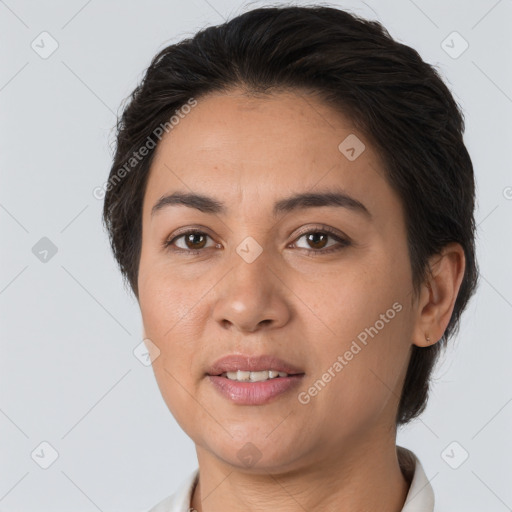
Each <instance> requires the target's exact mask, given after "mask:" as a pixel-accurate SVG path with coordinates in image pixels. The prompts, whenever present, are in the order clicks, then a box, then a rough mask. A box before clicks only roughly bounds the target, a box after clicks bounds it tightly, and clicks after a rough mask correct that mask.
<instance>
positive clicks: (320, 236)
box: [292, 227, 351, 254]
mask: <svg viewBox="0 0 512 512" xmlns="http://www.w3.org/2000/svg"><path fill="white" fill-rule="evenodd" d="M302 238H305V240H306V243H307V244H309V247H299V248H302V249H304V250H306V251H307V252H308V253H319V254H320V253H321V254H326V253H331V252H335V251H339V250H341V249H343V248H344V247H347V246H349V245H351V242H350V240H348V239H347V238H344V237H342V236H339V235H337V234H334V231H333V230H331V229H330V228H328V227H323V228H322V229H315V230H312V231H307V232H306V233H304V234H302V235H301V236H299V238H298V239H297V240H300V239H302ZM329 238H331V239H333V240H334V241H335V243H334V244H331V245H330V246H329V245H327V241H328V239H329ZM292 245H296V242H294V243H293V244H292ZM311 247H312V248H311ZM325 247H329V249H327V250H325V249H324V248H325Z"/></svg>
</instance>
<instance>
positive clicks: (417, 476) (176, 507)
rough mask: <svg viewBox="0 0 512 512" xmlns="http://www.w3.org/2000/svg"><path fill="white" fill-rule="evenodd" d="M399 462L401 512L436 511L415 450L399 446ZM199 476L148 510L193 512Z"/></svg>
mask: <svg viewBox="0 0 512 512" xmlns="http://www.w3.org/2000/svg"><path fill="white" fill-rule="evenodd" d="M397 456H398V462H399V464H400V467H401V469H402V472H403V473H404V474H405V475H406V478H407V479H408V480H410V482H411V485H410V487H409V492H408V493H407V497H406V500H405V504H404V506H403V508H402V510H401V512H435V511H434V491H433V489H432V486H431V485H430V482H429V481H428V478H427V476H426V475H425V471H424V470H423V466H422V465H421V462H420V461H419V459H418V458H417V457H416V455H414V453H413V452H411V451H410V450H408V449H407V448H404V447H402V446H397ZM198 476H199V468H196V469H195V470H194V471H193V472H192V473H190V474H189V475H188V476H187V477H186V478H185V480H184V481H183V482H182V483H181V484H180V486H179V487H178V489H177V490H176V491H175V492H174V493H173V494H171V495H170V496H168V497H167V498H165V499H164V500H162V501H161V502H160V503H158V504H157V505H155V506H154V507H153V508H152V509H151V510H148V512H191V511H192V510H193V509H192V506H191V504H190V502H191V499H192V493H193V490H194V487H195V485H196V480H197V478H198Z"/></svg>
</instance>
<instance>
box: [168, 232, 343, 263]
mask: <svg viewBox="0 0 512 512" xmlns="http://www.w3.org/2000/svg"><path fill="white" fill-rule="evenodd" d="M313 233H321V234H323V235H329V237H331V238H333V239H334V240H336V241H337V242H338V243H339V245H338V246H335V247H331V248H329V249H304V248H300V249H302V250H303V251H306V252H307V253H308V254H311V255H314V256H319V255H322V254H330V253H333V252H337V251H340V250H341V249H344V248H345V247H348V246H350V245H352V242H351V241H350V240H348V238H342V237H340V236H339V235H337V234H336V233H335V232H334V230H332V229H331V228H329V227H327V226H324V227H322V228H318V229H312V230H310V231H306V232H304V233H301V234H300V235H299V236H298V238H296V241H297V240H300V239H301V238H302V237H303V236H306V235H310V234H313ZM191 234H201V235H206V236H208V237H209V236H210V235H208V234H207V233H205V232H204V231H201V230H200V229H189V230H188V231H184V232H183V233H180V234H179V235H177V236H175V237H174V238H172V239H167V240H165V241H164V242H163V244H162V245H163V247H164V249H166V250H169V251H173V252H177V253H186V254H188V255H197V254H199V253H201V252H202V251H204V250H205V249H181V248H178V249H175V248H171V246H172V244H173V243H174V242H175V241H176V240H179V239H180V238H183V237H185V236H187V235H191ZM210 238H211V237H210ZM293 243H295V242H293Z"/></svg>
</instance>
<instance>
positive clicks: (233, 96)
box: [138, 90, 415, 468]
mask: <svg viewBox="0 0 512 512" xmlns="http://www.w3.org/2000/svg"><path fill="white" fill-rule="evenodd" d="M347 137H349V138H348V139H347ZM356 137H357V138H356ZM361 143H363V144H364V149H363V146H362V145H361ZM340 144H341V146H340ZM351 148H353V149H351ZM178 192H179V193H183V194H196V195H200V196H205V197H208V198H211V200H212V203H211V204H204V203H201V204H200V203H198V202H197V201H196V202H195V203H190V202H189V203H188V206H187V205H185V204H183V203H180V202H171V201H167V204H165V201H164V204H163V205H162V204H161V205H160V207H159V208H156V209H155V211H152V210H153V207H154V205H155V204H156V203H157V202H158V201H159V200H160V199H161V198H162V197H163V196H167V195H170V194H175V193H178ZM325 193H330V194H332V196H331V199H332V197H334V195H335V194H339V196H337V199H336V201H330V202H329V201H327V200H326V198H325V197H323V199H322V194H325ZM301 194H317V195H318V196H317V197H316V200H315V201H309V202H307V201H300V200H297V201H294V202H288V203H284V202H283V201H284V200H286V199H289V198H290V197H293V196H296V195H301ZM343 194H344V196H345V197H343ZM346 196H348V199H347V197H346ZM277 203H279V207H277V208H276V204H277ZM194 204H195V205H196V206H199V209H198V208H195V207H194ZM192 229H195V230H196V231H197V232H196V233H195V234H190V233H189V234H187V232H189V231H190V230H192ZM138 287H139V304H140V309H141V314H142V321H143V325H144V337H145V338H148V339H149V340H151V343H152V344H154V346H156V347H157V348H158V350H159V351H160V352H159V356H158V357H157V358H156V359H155V360H154V361H153V368H154V372H155V376H156V379H157V382H158V385H159V387H160V390H161V393H162V396H163V398H164V400H165V402H166V404H167V406H168V407H169V409H170V411H171V412H172V414H173V415H174V417H175V418H176V420H177V422H178V423H179V424H180V426H181V427H182V428H183V430H184V431H185V432H186V433H187V434H188V435H189V436H190V437H191V439H192V440H193V441H194V442H195V444H196V446H197V447H198V449H201V450H204V451H205V452H208V453H209V454H210V456H212V457H215V458H216V459H218V460H219V461H222V463H225V464H228V465H231V466H236V467H242V466H244V464H246V463H245V462H243V460H242V459H243V457H241V456H240V455H241V454H244V453H245V452H247V451H249V452H251V453H252V454H253V455H255V457H256V458H258V459H259V460H258V464H257V465H258V467H263V468H270V467H272V468H278V467H279V468H299V467H301V466H303V465H306V464H316V463H318V462H319V461H322V464H328V463H329V462H330V461H332V462H333V464H334V461H335V460H336V459H338V458H339V456H340V454H344V456H347V457H348V456H349V455H350V453H351V452H352V451H353V450H354V449H355V448H354V447H356V446H358V447H359V449H360V447H361V446H363V445H364V446H370V445H371V444H378V443H379V442H382V440H383V439H384V437H386V436H389V434H390V432H393V430H394V420H395V414H396V409H397V405H398V398H399V396H400V392H401V388H402V384H403V379H404V377H405V372H406V369H407V363H408V358H409V350H410V348H411V333H412V331H413V327H414V325H413V324H414V318H415V312H414V311H413V306H412V302H411V293H412V275H411V267H410V261H409V257H408V251H407V240H406V230H405V223H404V215H403V211H402V206H401V203H400V200H399V197H398V196H397V194H396V193H395V192H394V191H393V190H392V189H391V188H390V186H389V184H388V183H387V182H386V180H385V178H384V172H383V167H382V163H381V161H380V159H379V156H378V153H377V152H376V150H374V149H373V148H372V146H371V145H370V143H369V141H367V140H366V139H365V137H364V135H362V134H360V133H359V132H357V131H355V129H354V128H353V126H352V125H351V123H350V120H349V119H347V118H345V117H344V116H342V115H341V114H340V113H338V112H335V111H333V110H332V109H331V108H330V107H329V106H327V105H324V104H323V103H321V102H320V100H318V99H315V98H314V97H312V96H304V95H303V94H296V93H293V92H288V93H279V94H277V93H276V94H273V95H271V96H265V97H258V98H255V97H248V96H246V95H244V94H243V93H242V91H240V90H233V91H231V92H230V93H222V94H220V93H219V94H215V95H210V96H207V97H203V98H200V99H198V103H197V106H195V107H194V108H192V109H191V111H190V113H188V114H187V115H186V116H185V117H184V118H183V119H181V120H180V122H179V124H178V125H176V126H175V127H174V128H173V129H172V130H171V131H170V132H169V133H168V134H166V136H165V137H164V138H162V140H161V142H160V143H159V146H158V148H157V153H156V155H155V159H154V161H153V164H152V167H151V170H150V175H149V178H148V183H147V189H146V192H145V196H144V204H143V233H142V250H141V259H140V268H139V280H138ZM231 354H235V355H242V356H244V357H245V356H260V355H270V356H273V357H277V358H280V359H281V360H283V361H285V362H287V363H288V364H290V365H292V366H293V367H295V369H296V370H298V372H297V373H301V374H302V375H299V376H296V377H279V378H281V379H287V381H286V382H287V384H286V385H284V384H283V386H282V388H279V389H284V391H282V392H280V393H278V394H276V395H271V396H270V398H269V397H268V395H266V394H265V393H268V390H269V389H270V387H271V386H274V388H272V389H276V387H275V382H274V381H269V382H266V383H261V382H260V383H254V384H253V383H243V384H242V385H239V384H236V383H234V384H233V385H232V387H230V388H229V390H228V391H227V392H226V393H222V392H221V391H220V390H219V387H218V384H219V382H220V379H225V377H217V378H216V379H212V378H211V377H210V376H209V375H207V374H208V372H209V369H210V367H211V366H212V364H213V363H215V362H216V361H217V360H218V359H219V358H221V357H224V356H227V355H231ZM268 369H272V368H268ZM290 373H292V372H290ZM225 380H227V379H225ZM229 382H230V383H232V381H229ZM221 384H222V383H221ZM230 386H231V384H230ZM248 386H258V390H259V391H257V392H256V391H255V393H252V394H251V392H250V391H249V392H247V393H249V395H250V396H253V397H254V396H255V395H257V396H259V397H260V399H261V396H266V397H267V398H266V399H265V400H260V402H257V403H246V402H243V400H242V401H241V399H240V396H239V395H236V393H239V392H240V393H243V392H244V391H243V390H242V391H240V389H241V387H245V388H247V387H248ZM254 389H256V387H255V388H254ZM261 390H263V391H261ZM258 393H259V394H258ZM235 395H236V396H238V399H236V398H235ZM243 396H245V395H243ZM246 398H247V397H246ZM246 443H251V445H247V444H246Z"/></svg>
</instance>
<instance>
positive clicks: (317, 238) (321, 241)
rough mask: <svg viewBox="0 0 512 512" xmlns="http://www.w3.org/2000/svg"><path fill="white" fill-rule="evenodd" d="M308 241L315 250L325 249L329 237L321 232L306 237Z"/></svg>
mask: <svg viewBox="0 0 512 512" xmlns="http://www.w3.org/2000/svg"><path fill="white" fill-rule="evenodd" d="M305 236H306V238H307V241H308V244H311V245H312V247H313V249H323V248H324V247H325V245H326V243H327V239H328V238H329V235H326V234H325V233H321V232H318V231H317V232H315V233H309V234H308V235H305Z"/></svg>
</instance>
